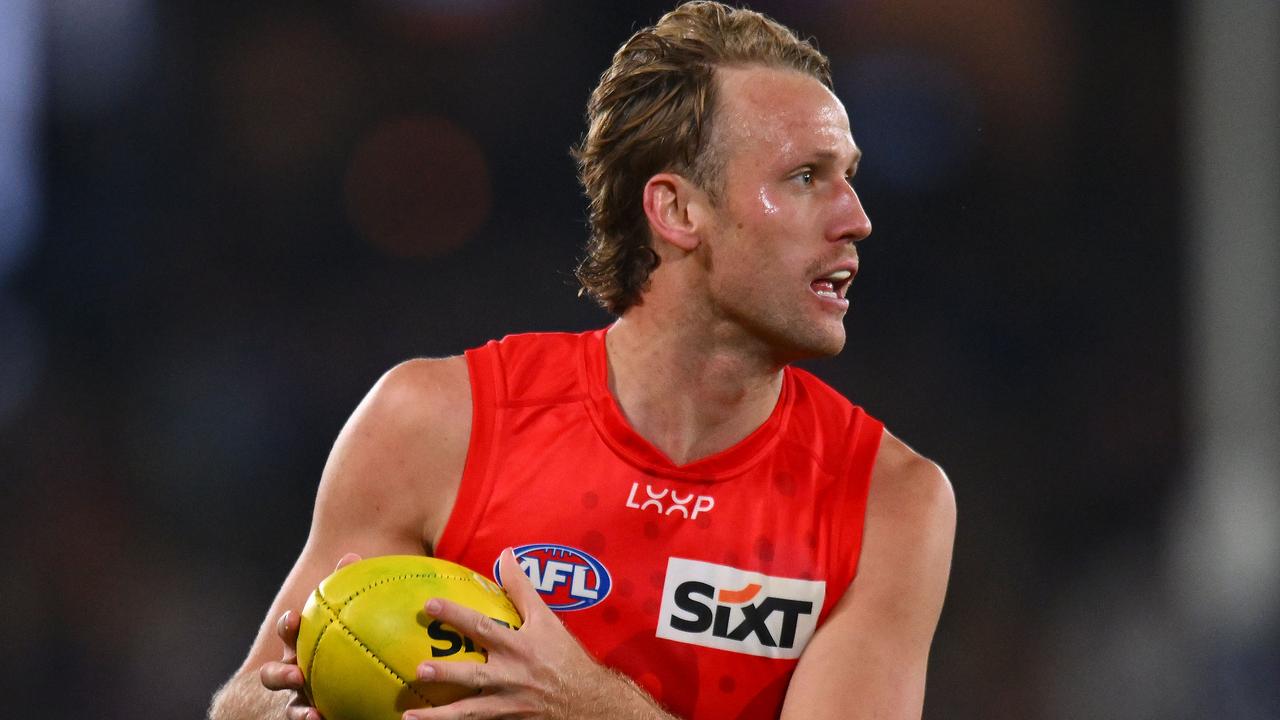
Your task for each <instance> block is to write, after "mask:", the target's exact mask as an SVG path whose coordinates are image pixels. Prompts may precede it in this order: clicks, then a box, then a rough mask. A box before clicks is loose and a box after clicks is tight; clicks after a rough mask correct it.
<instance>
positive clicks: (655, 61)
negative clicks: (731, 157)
mask: <svg viewBox="0 0 1280 720" xmlns="http://www.w3.org/2000/svg"><path fill="white" fill-rule="evenodd" d="M743 65H764V66H767V67H780V68H787V69H792V70H797V71H800V72H803V73H806V74H808V75H811V76H812V77H814V78H816V79H818V80H819V81H821V82H822V83H823V84H824V85H826V86H827V87H828V88H830V87H831V65H830V62H829V61H828V60H827V58H826V56H824V55H823V54H822V53H820V52H819V51H818V50H817V48H815V47H814V46H813V45H812V44H811V43H810V42H808V41H807V40H801V39H799V38H798V37H796V35H795V33H793V32H792V31H791V30H789V29H788V28H786V27H785V26H783V25H781V24H779V23H778V22H776V21H774V20H772V19H771V18H769V17H766V16H765V15H762V14H760V13H758V12H753V11H751V10H742V9H738V8H732V7H729V6H727V5H723V4H721V3H718V2H709V1H705V0H699V1H696V2H689V3H686V4H684V5H681V6H680V7H678V8H676V9H675V10H672V11H671V12H669V13H667V14H666V15H664V16H663V17H662V19H660V20H658V22H657V23H656V24H654V25H653V26H652V27H647V28H644V29H643V30H640V31H639V32H637V33H636V34H634V35H632V36H631V38H630V39H629V40H627V41H626V42H625V43H623V45H622V47H620V48H619V49H618V51H617V52H616V53H615V54H614V56H613V62H612V63H611V64H610V65H609V68H608V69H607V70H605V71H604V74H603V75H601V76H600V84H599V85H598V86H596V89H595V90H594V91H593V92H592V93H591V100H590V101H589V102H588V104H587V122H588V128H587V134H586V135H585V136H584V137H583V139H582V142H581V143H580V144H579V145H578V146H577V147H576V148H574V150H573V155H574V158H575V159H576V160H577V162H578V176H579V179H580V180H581V182H582V187H583V189H584V190H585V192H586V195H587V199H588V201H589V214H588V218H589V221H590V229H591V237H590V239H589V241H588V243H587V248H586V254H585V256H584V257H583V259H582V261H581V262H580V263H579V264H578V268H577V271H576V275H577V277H578V281H579V282H580V283H581V284H582V292H585V293H587V294H589V295H591V297H592V298H594V299H595V300H596V302H598V303H600V305H601V306H603V307H604V308H605V309H606V310H608V311H609V312H611V313H614V314H615V315H621V314H622V313H624V312H626V311H627V309H628V308H630V307H632V306H633V305H637V304H639V303H640V295H641V293H642V292H643V291H644V289H645V287H646V286H647V285H648V281H649V275H650V274H651V273H652V272H653V270H654V268H656V267H657V266H658V255H657V254H656V253H655V252H654V250H653V248H652V247H651V245H650V238H649V227H648V222H647V221H646V219H645V214H644V207H643V192H644V186H645V183H647V182H648V181H649V178H651V177H653V176H654V175H655V174H657V173H660V172H674V173H678V174H680V175H682V176H684V177H686V178H688V179H689V180H690V181H691V182H693V183H694V184H696V185H697V186H698V187H700V188H702V189H703V190H705V191H706V192H708V193H709V194H710V195H711V197H712V199H713V201H715V200H716V198H717V196H718V192H719V190H720V188H721V182H722V179H721V177H720V173H721V170H722V166H723V162H722V158H721V157H720V155H721V153H719V152H718V150H717V148H715V147H713V143H712V142H711V135H712V133H711V129H712V125H713V123H714V121H715V107H716V82H715V70H716V68H718V67H725V66H743Z"/></svg>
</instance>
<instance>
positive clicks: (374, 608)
mask: <svg viewBox="0 0 1280 720" xmlns="http://www.w3.org/2000/svg"><path fill="white" fill-rule="evenodd" d="M433 597H439V598H445V599H447V600H452V601H453V602H456V603H458V604H460V605H465V606H467V607H470V608H472V609H474V610H476V611H478V612H481V613H484V614H485V615H488V616H489V617H491V618H493V619H494V620H497V621H498V622H501V623H505V624H507V625H509V626H511V627H513V628H517V627H519V626H520V615H519V614H518V613H517V612H516V609H515V607H514V606H513V605H512V604H511V601H510V600H509V599H508V598H507V595H506V593H505V592H503V590H502V588H501V587H499V586H498V585H497V584H495V583H494V582H493V581H491V580H489V579H488V578H486V577H484V576H482V575H480V574H479V573H477V572H474V571H472V570H469V569H467V568H465V567H462V566H461V565H458V564H456V563H451V562H448V561H446V560H440V559H438V558H429V557H422V556H418V555H386V556H383V557H372V558H367V559H364V560H360V561H358V562H354V563H352V564H350V565H347V566H346V567H342V568H339V569H338V570H337V571H335V572H334V573H333V574H332V575H330V576H329V577H327V578H325V579H324V581H322V582H321V583H320V586H319V587H318V588H316V591H315V592H314V593H312V595H311V597H310V599H308V600H307V604H306V607H304V608H303V610H302V623H301V626H300V628H299V630H298V667H299V668H300V669H301V670H302V675H303V678H304V680H305V689H306V693H307V697H309V698H310V699H311V704H312V705H313V706H315V708H316V709H317V710H319V711H320V714H321V715H323V716H324V717H325V720H399V718H400V716H401V715H402V714H403V713H404V711H405V710H408V709H409V708H415V707H428V706H433V705H444V704H446V703H450V702H453V701H454V700H457V699H459V698H462V697H465V696H467V695H470V694H473V693H474V691H473V690H471V689H468V688H463V687H460V686H457V685H450V684H445V683H425V682H421V681H419V680H418V679H417V667H418V664H419V663H421V662H422V661H423V660H448V661H457V662H485V651H484V649H483V648H480V647H477V646H476V645H475V644H474V643H473V642H472V641H471V640H470V639H469V638H466V637H464V636H463V635H462V634H461V633H460V632H458V630H457V629H455V628H454V627H453V626H451V625H446V624H444V623H442V622H440V621H439V620H436V619H435V618H433V617H431V616H430V615H427V614H426V612H425V611H424V610H423V605H425V604H426V602H427V600H428V599H430V598H433Z"/></svg>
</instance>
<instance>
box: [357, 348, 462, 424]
mask: <svg viewBox="0 0 1280 720" xmlns="http://www.w3.org/2000/svg"><path fill="white" fill-rule="evenodd" d="M365 402H366V403H367V404H369V405H370V406H371V409H374V410H376V411H378V412H379V414H385V415H388V416H392V417H400V418H405V419H410V418H414V417H417V416H421V415H424V414H426V415H430V414H435V412H437V411H439V410H441V409H446V410H451V409H455V406H458V405H464V406H465V405H468V404H469V403H470V383H469V382H468V376H467V361H466V358H465V357H463V356H462V355H454V356H450V357H444V358H415V359H413V360H406V361H404V362H401V363H399V364H397V365H395V366H394V367H392V368H391V369H389V370H387V371H386V372H385V373H384V374H383V375H382V377H380V378H378V381H377V382H376V383H374V385H373V388H372V389H371V390H370V391H369V395H368V397H367V398H366V399H365Z"/></svg>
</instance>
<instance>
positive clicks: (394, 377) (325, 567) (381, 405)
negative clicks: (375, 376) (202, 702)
mask: <svg viewBox="0 0 1280 720" xmlns="http://www.w3.org/2000/svg"><path fill="white" fill-rule="evenodd" d="M470 426H471V396H470V385H469V383H468V379H467V367H466V362H465V360H464V359H463V358H461V357H454V358H448V359H444V360H415V361H411V362H408V363H404V364H402V365H400V366H397V367H396V368H394V369H392V370H391V371H390V372H388V373H387V374H386V375H385V376H383V378H382V379H381V380H379V381H378V383H377V384H376V385H375V386H374V387H373V389H372V390H371V391H370V392H369V394H368V396H366V397H365V399H364V400H363V401H362V402H361V403H360V405H359V407H357V408H356V410H355V412H354V413H353V414H352V416H351V419H350V420H349V421H348V422H347V424H346V426H345V427H344V428H343V429H342V432H341V433H340V434H339V436H338V439H337V441H336V442H335V443H334V447H333V451H332V452H331V453H330V455H329V460H328V462H327V463H326V465H325V469H324V473H323V475H322V477H321V480H320V487H319V491H318V493H317V496H316V504H315V511H314V514H313V517H312V523H311V532H310V534H309V535H308V537H307V542H306V545H305V546H304V547H303V549H302V553H301V554H300V555H299V557H298V559H297V561H296V562H295V564H294V566H293V570H292V571H291V572H290V573H289V576H288V577H287V578H286V579H285V581H284V584H283V585H282V586H281V588H280V591H279V593H278V594H277V595H276V598H275V600H274V602H272V604H271V609H270V610H269V611H268V612H267V616H266V619H265V620H264V621H263V623H262V626H261V627H260V628H259V630H258V634H257V637H256V638H255V640H254V642H253V645H252V647H251V648H250V650H249V654H248V657H246V658H245V661H244V663H243V664H242V665H241V666H240V669H239V670H237V671H236V673H235V675H233V676H232V678H231V679H230V680H229V681H228V682H227V684H226V685H224V686H223V687H222V689H220V690H219V691H218V693H217V694H216V695H215V696H214V699H213V704H212V706H211V708H210V711H209V716H210V718H211V719H212V720H263V719H269V720H282V719H284V718H290V719H291V720H297V719H300V718H303V717H307V716H308V715H309V714H312V715H310V716H311V717H318V714H314V713H315V711H314V710H313V709H310V708H307V707H306V706H305V704H300V703H292V704H291V700H292V699H293V693H287V692H284V693H272V692H270V691H269V690H268V689H267V686H270V687H273V688H279V689H290V690H295V691H296V690H298V689H300V688H301V685H302V676H301V673H300V672H298V669H297V666H296V659H295V657H294V655H293V648H292V647H291V646H290V645H291V643H290V642H289V641H290V639H291V638H295V637H296V636H297V618H298V617H299V615H298V613H299V612H300V611H301V609H302V606H303V605H304V604H305V602H306V599H307V597H308V596H309V595H310V594H311V592H312V591H313V590H314V589H315V587H316V586H317V585H319V583H320V581H321V580H323V579H324V578H325V577H326V576H327V575H328V574H329V573H330V572H332V571H333V569H334V564H335V563H336V562H338V560H339V558H342V557H343V556H344V555H345V554H347V553H356V554H359V555H363V556H376V555H389V554H417V555H421V554H423V553H425V552H430V549H431V547H432V546H433V544H434V543H435V541H436V540H437V539H438V537H439V534H440V532H441V531H442V530H443V526H444V522H445V521H446V520H447V519H448V516H449V512H450V510H451V509H452V505H453V501H454V498H455V497H456V495H457V485H458V480H459V478H460V477H461V475H462V466H463V464H464V463H465V461H466V451H467V443H468V439H469V436H470ZM286 612H288V613H289V615H288V617H286V616H285V613H286Z"/></svg>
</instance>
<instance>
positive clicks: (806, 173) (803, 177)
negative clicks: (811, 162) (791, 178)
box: [796, 170, 813, 185]
mask: <svg viewBox="0 0 1280 720" xmlns="http://www.w3.org/2000/svg"><path fill="white" fill-rule="evenodd" d="M796 179H797V180H799V181H800V183H801V184H803V185H812V184H813V171H812V170H801V171H800V172H798V173H796Z"/></svg>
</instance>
